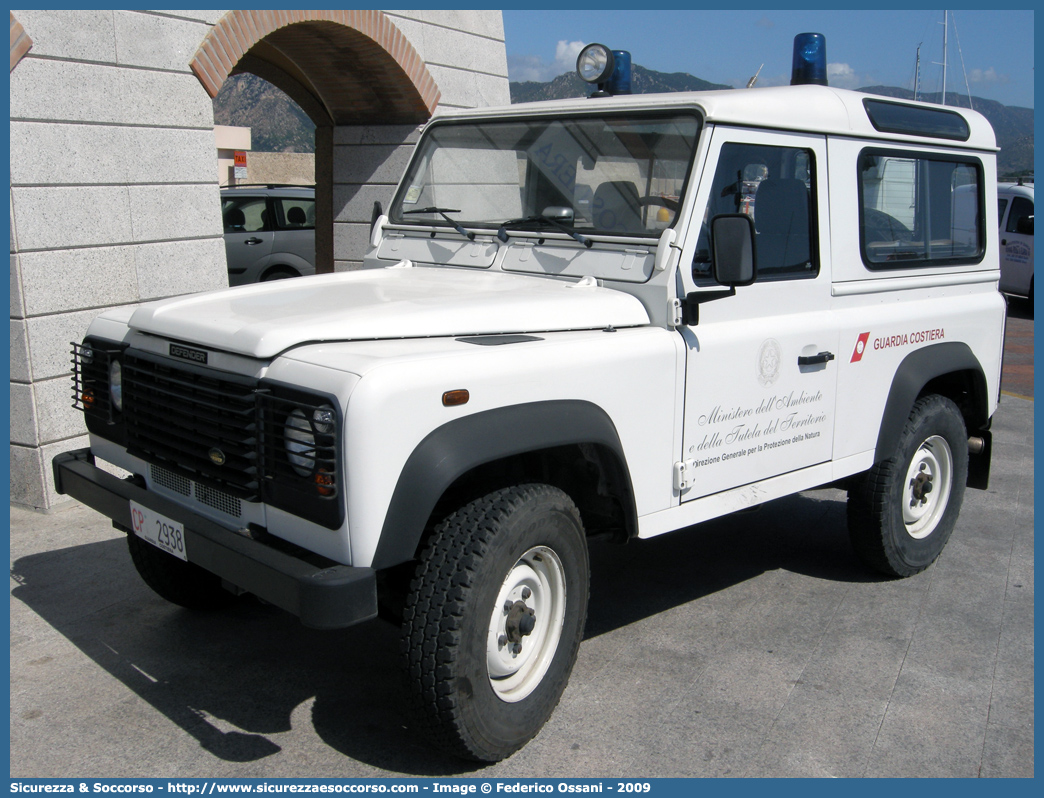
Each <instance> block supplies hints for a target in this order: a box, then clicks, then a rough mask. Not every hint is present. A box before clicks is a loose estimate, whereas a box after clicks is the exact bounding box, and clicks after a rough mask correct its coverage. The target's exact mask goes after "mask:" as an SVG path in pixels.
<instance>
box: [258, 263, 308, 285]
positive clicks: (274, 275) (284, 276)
mask: <svg viewBox="0 0 1044 798" xmlns="http://www.w3.org/2000/svg"><path fill="white" fill-rule="evenodd" d="M291 277H300V275H299V274H298V273H297V272H295V271H294V270H293V269H288V268H286V267H285V266H278V267H276V268H275V269H270V270H269V271H267V272H265V274H264V276H263V277H262V278H261V282H263V283H267V282H268V281H269V280H288V279H290V278H291Z"/></svg>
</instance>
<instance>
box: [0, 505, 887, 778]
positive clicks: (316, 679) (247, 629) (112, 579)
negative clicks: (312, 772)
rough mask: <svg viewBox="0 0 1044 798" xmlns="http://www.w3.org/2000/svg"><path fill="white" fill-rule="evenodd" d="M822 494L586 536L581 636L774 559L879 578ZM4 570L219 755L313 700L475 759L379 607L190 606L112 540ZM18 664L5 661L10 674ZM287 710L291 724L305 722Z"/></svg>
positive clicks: (399, 751)
mask: <svg viewBox="0 0 1044 798" xmlns="http://www.w3.org/2000/svg"><path fill="white" fill-rule="evenodd" d="M821 496H822V494H816V493H812V494H803V495H797V496H791V497H788V498H786V499H781V500H779V501H776V502H773V503H772V506H771V507H769V508H767V509H766V510H764V511H762V512H748V513H740V514H737V515H734V516H730V517H728V518H724V519H719V520H716V521H713V522H709V523H707V524H704V525H702V526H701V527H699V528H695V529H692V530H690V531H689V532H688V533H686V534H680V533H673V534H669V535H664V536H661V537H658V538H655V539H653V540H647V541H634V542H632V543H629V544H627V545H626V546H615V545H612V544H608V543H595V544H593V545H592V546H591V564H592V585H591V603H590V611H589V615H588V623H587V629H586V634H585V637H586V638H587V639H590V638H593V637H597V636H598V635H601V634H605V633H607V632H609V631H612V630H614V629H618V628H621V627H623V626H625V625H627V624H630V623H633V622H634V621H636V620H640V619H642V618H647V617H650V616H652V615H655V614H657V613H660V612H663V611H665V610H668V609H670V608H672V607H676V606H679V605H683V604H687V603H690V602H698V601H699V599H700V598H702V597H704V596H707V595H709V594H712V593H715V592H717V591H720V590H723V589H725V588H727V587H729V586H731V585H735V584H738V583H740V582H742V581H745V580H748V579H751V578H753V577H755V576H757V575H758V574H760V573H763V572H765V571H770V570H775V569H786V570H789V571H794V572H798V573H802V574H807V575H810V576H814V577H817V578H821V579H827V580H834V581H842V582H863V581H870V580H874V579H875V577H874V576H873V575H871V574H869V573H868V572H867V571H866V570H865V569H864V568H863V567H862V566H861V565H859V563H858V562H857V561H856V559H855V556H854V555H853V554H852V552H851V549H850V547H849V544H848V539H847V535H846V533H845V528H844V513H845V510H844V502H843V501H839V500H838V499H837V498H836V497H837V496H843V494H830V495H829V496H827V497H825V498H820V497H821ZM12 577H13V578H14V580H15V581H16V582H17V587H15V588H14V590H13V591H12V597H13V599H15V600H16V601H19V602H22V603H24V604H25V605H26V606H27V607H28V608H29V609H31V610H32V611H33V612H35V613H36V614H37V615H39V616H40V617H41V618H42V619H43V620H45V621H46V622H47V623H48V624H50V625H51V626H52V627H53V628H54V629H55V630H57V631H58V632H59V633H61V634H62V635H64V636H65V637H66V638H67V639H68V640H69V641H70V642H72V643H73V644H74V645H76V646H77V647H78V648H79V649H80V650H81V651H82V652H83V653H84V654H86V655H87V656H88V657H90V658H91V659H92V660H93V661H94V662H95V663H97V665H99V666H100V667H101V668H102V669H103V670H104V671H106V672H107V673H108V674H109V675H111V676H113V677H115V678H116V679H118V680H119V681H120V682H121V683H122V684H123V685H125V686H126V687H127V688H128V689H129V690H130V691H131V692H133V693H134V694H135V695H136V696H138V697H139V698H141V699H142V700H143V701H146V702H147V703H148V704H149V705H151V706H152V707H153V708H155V709H156V710H157V711H158V712H160V713H162V714H163V715H164V716H165V717H166V718H167V719H169V720H170V721H171V722H172V723H174V724H175V725H177V726H178V727H180V728H181V729H182V730H183V731H184V732H185V733H186V734H188V735H190V736H192V737H193V738H195V739H196V740H197V741H198V742H199V745H200V746H201V747H202V748H203V749H204V750H206V751H208V752H209V753H210V754H212V755H213V756H214V757H216V758H218V759H222V760H226V761H231V762H251V761H256V760H260V759H263V758H265V757H268V756H271V755H273V754H277V753H278V752H279V751H280V750H281V748H280V746H279V745H278V743H277V742H276V741H274V740H273V739H272V737H273V736H274V735H278V734H279V733H283V732H287V731H290V729H291V716H292V715H294V713H295V712H297V713H300V712H302V711H308V705H309V704H310V715H311V724H312V728H313V729H314V733H315V734H316V735H317V736H318V738H319V740H318V741H317V744H319V745H323V744H325V745H327V746H329V747H330V748H332V749H334V750H336V751H338V752H340V753H342V754H344V755H345V756H348V757H351V758H352V759H355V760H357V761H360V762H363V763H365V764H368V765H371V766H373V767H377V768H381V769H384V770H387V771H390V772H392V773H398V774H402V775H404V776H417V775H431V776H450V775H467V774H469V773H473V772H474V771H475V770H477V769H478V768H479V767H480V766H478V765H475V764H473V763H467V762H463V761H460V760H457V759H454V758H450V757H446V756H444V755H442V754H440V753H439V752H438V751H436V750H434V749H433V748H431V747H429V746H428V745H427V744H426V743H425V742H424V740H423V738H422V737H421V736H420V735H419V734H417V733H415V732H414V731H411V729H410V726H411V722H410V720H409V717H408V713H407V712H406V711H405V707H404V704H403V698H402V690H401V682H400V678H401V677H400V669H399V643H398V630H397V629H396V628H394V627H393V626H391V625H390V624H387V623H385V622H383V621H377V622H371V623H366V624H361V625H359V626H357V627H352V628H350V629H347V630H341V631H316V630H310V629H306V628H304V627H303V626H301V624H300V623H299V622H298V621H297V619H296V618H294V617H292V616H291V615H289V614H287V613H284V612H282V611H281V610H278V609H276V608H273V607H270V606H265V605H263V604H261V603H260V602H258V601H257V600H255V599H252V598H250V597H245V598H244V599H243V600H241V601H239V602H237V603H236V604H235V605H234V606H233V607H232V608H231V609H230V610H227V611H224V612H221V613H214V614H208V613H195V612H191V611H189V610H184V609H181V608H178V607H175V606H173V605H170V604H168V603H166V602H165V601H163V600H162V599H160V598H158V597H156V596H155V595H153V594H152V593H151V591H149V590H148V588H146V587H145V586H144V584H143V583H142V582H141V581H140V580H139V579H138V577H137V574H136V573H135V572H134V570H133V566H132V565H131V562H130V558H129V555H128V554H127V552H126V545H125V543H124V542H123V541H122V540H119V539H117V540H110V541H105V542H101V543H93V544H88V545H84V546H76V547H72V548H68V549H62V550H57V551H50V552H45V553H41V554H34V555H30V556H26V557H22V558H20V559H18V560H17V561H16V562H15V563H14V564H13V566H12ZM622 581H625V582H626V584H627V587H628V589H627V591H626V597H623V594H622V593H621V592H620V590H619V585H620V584H621V582H622ZM696 609H698V605H697V607H696ZM16 668H17V663H16V662H14V661H13V662H12V679H14V678H15V676H16ZM302 708H303V709H302ZM296 721H297V722H296V723H295V724H293V725H294V729H295V733H303V734H309V733H310V730H307V727H306V728H305V729H304V730H302V729H301V727H302V724H301V719H300V718H299V717H298V718H296ZM306 743H307V741H306ZM54 744H55V745H61V744H63V743H62V741H60V740H56V741H54ZM69 744H70V745H72V744H77V743H75V742H73V741H70V742H69ZM99 775H105V774H99ZM111 775H119V774H111ZM184 775H186V776H188V775H191V774H184ZM197 775H199V774H197ZM301 775H306V774H301Z"/></svg>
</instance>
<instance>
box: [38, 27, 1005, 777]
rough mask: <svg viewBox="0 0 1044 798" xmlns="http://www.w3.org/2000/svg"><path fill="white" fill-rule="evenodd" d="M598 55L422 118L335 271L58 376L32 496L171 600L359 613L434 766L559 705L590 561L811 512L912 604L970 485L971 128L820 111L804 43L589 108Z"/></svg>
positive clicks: (159, 319)
mask: <svg viewBox="0 0 1044 798" xmlns="http://www.w3.org/2000/svg"><path fill="white" fill-rule="evenodd" d="M817 37H818V38H817ZM619 52H620V53H621V54H622V53H623V51H619ZM628 60H629V58H622V57H620V58H617V57H616V54H614V53H613V52H612V51H610V50H609V49H608V48H605V47H603V46H602V45H589V46H588V47H586V48H585V49H584V50H583V51H582V52H581V54H580V56H579V59H578V62H577V71H578V72H579V73H580V75H581V77H582V78H584V79H585V80H587V81H588V82H591V83H597V84H598V85H599V91H597V92H596V93H595V95H593V96H592V97H591V98H585V99H580V100H562V101H553V102H541V103H532V104H521V105H514V106H510V107H505V108H492V109H474V110H466V111H452V112H448V113H445V114H440V115H439V116H437V117H436V118H435V119H434V120H433V121H432V122H431V123H430V124H429V125H428V126H427V128H426V129H425V131H424V132H423V134H422V135H421V137H420V139H419V141H418V143H417V146H416V149H415V151H414V154H413V156H412V159H411V161H410V163H409V165H408V167H407V169H406V174H405V176H404V177H403V179H402V181H401V182H400V183H399V186H398V189H397V191H396V193H395V196H394V198H393V200H392V202H391V205H390V206H389V208H388V212H387V214H384V213H383V212H381V213H378V214H377V215H376V218H375V221H374V224H373V227H372V228H371V234H370V248H369V251H368V253H367V254H366V258H365V265H366V267H367V268H364V269H362V270H360V271H355V272H347V273H341V274H330V275H320V276H316V277H313V278H309V279H308V280H290V281H282V282H279V283H264V284H261V285H255V286H244V287H240V288H235V289H230V290H228V291H219V292H211V293H205V294H199V295H196V296H183V297H177V298H175V299H170V300H166V301H161V302H156V303H150V304H145V305H142V306H140V307H137V308H134V307H124V308H119V309H116V310H113V311H110V312H107V313H104V314H102V315H101V316H99V317H98V318H97V319H96V320H95V321H94V322H93V323H92V324H91V325H90V328H89V330H88V334H87V337H86V338H85V340H84V341H83V342H82V343H78V344H74V346H73V349H74V380H75V383H74V390H75V396H76V400H75V401H76V405H77V406H78V407H79V408H81V409H82V410H83V412H84V416H85V420H86V424H87V428H88V431H89V433H90V448H89V449H82V450H79V451H75V452H67V453H65V454H63V455H59V456H58V457H56V458H55V461H54V471H55V484H56V487H57V489H58V491H59V492H63V493H67V494H69V495H71V496H73V497H76V498H78V499H80V500H81V501H83V502H84V503H86V504H88V505H90V506H91V507H94V508H95V509H97V510H99V511H100V512H103V513H105V514H106V515H108V516H109V517H110V518H112V519H113V521H114V523H115V524H116V526H117V527H118V528H120V529H122V530H124V531H125V532H126V533H127V541H128V547H129V549H130V553H131V556H132V558H133V560H134V564H135V566H136V567H137V569H138V571H139V573H140V574H141V576H142V577H143V578H144V580H145V581H146V582H147V583H148V584H149V586H150V587H152V588H153V589H154V590H155V591H156V592H157V593H158V594H159V595H161V596H163V597H164V598H167V599H169V600H171V601H173V602H175V603H178V604H181V605H183V606H188V607H195V608H216V607H220V606H222V605H224V604H226V603H227V602H229V601H231V600H233V599H234V596H236V595H239V594H241V593H253V594H255V595H257V596H258V597H260V598H262V599H264V600H265V601H268V602H270V603H272V604H274V605H276V606H279V607H282V608H284V609H286V610H288V611H290V612H292V613H294V614H296V615H298V616H299V617H300V618H301V620H302V622H304V623H305V624H308V625H310V626H315V627H322V628H340V627H345V626H349V625H351V624H354V623H358V622H361V621H365V620H368V619H370V618H373V617H375V616H376V615H377V612H378V606H379V605H382V606H383V607H384V608H386V609H387V612H388V615H389V616H397V617H398V618H400V619H401V624H402V633H401V634H402V636H401V640H402V651H403V665H404V670H405V673H406V676H407V682H408V684H409V686H410V687H409V695H410V703H411V706H413V707H414V709H415V714H416V717H417V719H418V720H417V726H418V728H420V729H421V730H422V733H423V735H424V737H425V739H427V740H430V741H432V742H434V743H436V744H438V745H439V746H441V747H443V748H444V749H445V750H447V751H449V752H451V753H453V754H455V755H458V756H462V757H467V758H471V759H477V760H482V761H495V760H498V759H502V758H503V757H505V756H509V755H510V754H512V753H513V752H515V751H517V750H518V749H519V748H521V747H522V746H523V745H525V743H526V742H527V741H528V740H530V739H531V738H532V737H533V736H534V735H536V734H537V732H538V731H539V730H540V728H541V727H542V726H543V724H544V722H545V721H546V720H547V719H548V717H549V716H550V714H551V712H552V711H553V709H554V707H555V706H556V705H557V703H558V700H559V698H560V697H561V695H562V692H563V690H564V689H565V686H566V682H567V680H568V678H569V675H570V672H571V670H572V667H573V663H574V661H575V659H576V655H577V651H578V648H579V646H580V645H581V640H582V638H583V633H584V623H585V618H586V614H587V600H588V581H589V580H588V570H589V563H588V556H587V546H588V541H589V540H591V539H592V538H599V539H603V540H608V541H614V542H619V543H625V542H627V541H635V540H639V539H643V538H650V537H653V536H656V535H661V534H664V533H668V532H671V531H673V530H678V529H683V528H685V527H689V526H692V525H694V524H698V523H701V522H703V521H707V520H709V519H712V518H715V517H718V516H722V515H725V514H728V513H733V512H736V511H739V510H743V509H746V508H751V507H755V506H758V505H761V504H764V503H766V502H770V501H772V500H773V499H778V498H780V497H783V496H787V495H790V494H793V493H796V492H799V491H803V490H808V489H811V488H815V487H818V486H822V485H827V484H833V485H839V486H841V487H843V488H845V489H847V491H848V528H849V536H850V539H851V542H852V546H853V548H854V550H855V552H856V553H857V554H858V556H859V557H860V558H861V559H862V560H863V561H864V562H865V563H866V564H867V565H868V566H869V567H870V568H873V569H875V570H877V571H879V572H882V573H885V574H888V575H890V576H908V575H910V574H914V573H917V572H919V571H921V570H923V569H925V568H927V567H928V566H929V565H931V564H932V563H933V562H934V561H935V560H936V558H937V557H938V556H939V555H940V553H941V552H942V550H943V547H944V546H945V545H946V542H947V540H948V538H949V536H950V533H951V531H952V530H953V529H954V525H955V524H956V521H957V516H958V513H959V512H960V508H961V502H962V499H963V496H964V491H965V488H966V487H972V488H980V489H985V488H986V487H987V484H988V478H989V468H990V457H991V434H990V424H991V419H992V417H993V415H994V413H995V411H996V409H997V404H998V401H999V396H1000V369H1001V353H1002V350H1003V329H1004V319H1005V303H1004V299H1003V297H1002V296H1001V294H1000V293H999V292H998V290H997V283H998V279H999V277H1000V271H999V268H998V266H999V245H998V230H997V225H996V220H995V217H994V215H993V214H994V209H995V208H996V207H997V188H996V187H997V173H996V150H997V148H996V139H995V137H994V133H993V130H992V128H991V127H990V125H989V123H988V122H987V121H986V119H985V118H984V117H983V116H982V115H980V114H978V113H975V112H974V111H967V110H964V109H957V108H945V107H942V106H937V105H929V104H926V103H908V102H898V101H895V100H892V99H888V98H885V97H876V96H872V95H868V94H859V93H856V92H851V91H844V90H838V89H832V88H830V87H828V86H827V85H826V59H825V43H823V42H822V37H821V36H819V34H801V35H800V36H799V37H798V40H797V41H796V42H795V57H794V62H795V69H794V78H793V80H792V82H793V83H794V84H797V85H792V86H786V87H774V88H765V89H749V90H734V91H711V92H695V93H677V94H662V95H641V96H630V95H629V94H626V93H625V94H616V95H615V96H614V87H617V86H620V85H627V84H628V81H624V80H622V79H620V80H619V81H618V80H617V67H618V65H619V64H621V63H625V62H627V61H628ZM628 80H629V79H628ZM95 458H98V459H101V460H105V461H107V462H109V463H112V464H114V465H116V466H118V467H120V468H122V469H124V470H125V471H127V472H129V473H130V474H131V476H130V477H129V478H128V479H126V480H120V479H117V478H116V477H114V476H112V475H111V474H110V473H108V472H107V471H106V470H104V469H102V468H101V467H99V466H97V465H95ZM619 600H620V601H627V600H629V599H628V589H627V585H626V584H625V583H621V585H620V591H619ZM608 667H611V663H610V665H609V666H608ZM346 678H352V677H350V676H346ZM244 689H245V690H249V689H250V687H249V685H245V686H244ZM591 722H592V723H597V722H598V721H597V719H591Z"/></svg>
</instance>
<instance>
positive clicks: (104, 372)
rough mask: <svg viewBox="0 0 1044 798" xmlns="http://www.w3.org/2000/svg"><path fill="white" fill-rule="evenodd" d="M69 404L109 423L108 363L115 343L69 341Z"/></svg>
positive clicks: (110, 400)
mask: <svg viewBox="0 0 1044 798" xmlns="http://www.w3.org/2000/svg"><path fill="white" fill-rule="evenodd" d="M72 347H73V349H72V354H73V397H72V399H73V407H75V408H76V409H77V410H82V411H83V412H84V413H85V414H86V415H88V416H91V417H94V418H97V419H99V420H101V421H102V422H105V423H110V424H111V423H112V421H113V418H114V413H115V410H114V408H113V406H112V395H111V394H110V392H109V366H110V364H111V363H112V360H113V358H115V357H116V356H117V355H118V354H119V353H120V349H119V348H118V347H105V346H99V345H97V344H94V345H92V344H82V345H81V344H73V345H72Z"/></svg>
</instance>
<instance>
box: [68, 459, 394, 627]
mask: <svg viewBox="0 0 1044 798" xmlns="http://www.w3.org/2000/svg"><path fill="white" fill-rule="evenodd" d="M52 466H53V468H54V484H55V489H56V490H57V491H58V493H63V494H66V495H68V496H72V497H73V498H74V499H78V500H79V501H81V502H82V503H83V504H86V505H87V506H88V507H91V508H93V509H95V510H97V511H98V512H100V513H102V514H103V515H105V516H107V517H109V518H111V519H112V520H113V523H114V524H115V525H117V526H118V527H121V528H123V529H124V530H129V529H130V528H131V518H130V501H131V500H134V501H135V502H137V503H138V504H141V505H143V506H145V507H148V508H149V509H150V510H154V511H155V512H157V513H160V514H162V515H165V516H167V517H168V518H171V519H173V520H175V521H178V522H180V523H181V524H183V525H184V527H185V543H186V546H185V547H186V550H187V551H188V558H189V562H193V563H195V564H196V565H198V566H200V567H201V568H203V569H205V570H207V571H210V572H211V573H213V574H216V575H217V576H220V577H221V578H222V579H224V580H226V581H228V582H230V583H232V584H233V585H235V586H236V587H238V588H241V589H242V590H245V591H247V592H249V593H253V594H254V595H256V596H257V597H258V598H261V599H264V600H265V601H267V602H269V603H270V604H274V605H276V606H277V607H280V608H282V609H284V610H286V611H287V612H291V613H293V614H294V615H297V616H298V617H299V618H300V619H301V622H302V623H303V624H304V625H305V626H310V627H312V628H316V629H339V628H343V627H345V626H351V625H352V624H356V623H359V622H361V621H366V620H369V619H370V618H374V617H376V615H377V576H376V571H374V570H373V569H372V568H357V567H352V566H348V565H340V564H339V563H334V562H332V561H329V560H328V561H326V562H320V561H319V558H317V557H315V556H312V555H310V554H307V556H296V555H295V554H294V553H291V552H288V551H283V550H280V549H281V548H283V547H280V548H276V547H274V546H272V545H269V544H267V543H265V542H263V541H261V540H257V539H255V538H253V537H248V536H247V535H245V534H240V533H238V532H233V531H231V530H228V529H225V528H224V527H222V526H220V525H218V524H215V523H214V522H213V521H210V520H209V519H207V518H204V517H202V516H200V515H198V514H196V513H194V512H192V511H191V510H187V509H185V508H184V507H181V506H180V505H178V504H175V503H174V502H172V501H170V500H168V499H165V498H163V497H162V496H157V495H156V494H154V493H150V492H149V491H148V490H146V489H145V488H143V487H141V486H140V485H138V484H137V483H135V482H133V481H131V480H124V479H120V478H118V477H115V476H113V475H112V474H110V473H108V472H107V471H103V470H102V469H100V468H98V467H97V466H96V465H95V464H94V456H93V455H92V454H91V451H90V449H79V450H76V451H71V452H64V453H62V454H59V455H57V456H56V457H55V458H54V460H53V462H52ZM129 534H133V533H129Z"/></svg>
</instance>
